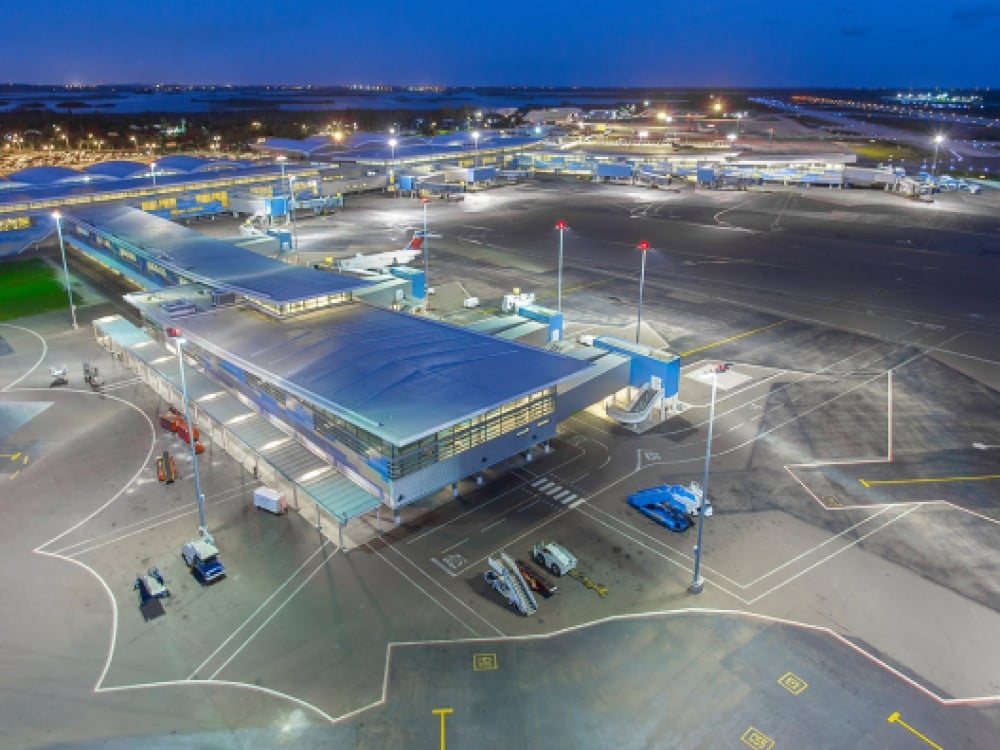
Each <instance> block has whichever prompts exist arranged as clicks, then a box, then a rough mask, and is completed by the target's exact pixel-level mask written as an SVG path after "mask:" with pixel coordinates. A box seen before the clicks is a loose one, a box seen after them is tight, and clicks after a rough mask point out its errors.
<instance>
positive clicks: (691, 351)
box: [680, 318, 788, 357]
mask: <svg viewBox="0 0 1000 750" xmlns="http://www.w3.org/2000/svg"><path fill="white" fill-rule="evenodd" d="M787 322H788V319H787V318H786V319H785V320H778V321H776V322H774V323H769V324H767V325H766V326H761V327H760V328H754V329H753V330H752V331H744V332H743V333H737V334H736V335H735V336H730V337H729V338H725V339H720V340H718V341H713V342H712V343H710V344H705V345H704V346H698V347H695V348H694V349H688V350H687V351H686V352H681V353H680V356H681V357H690V356H691V355H692V354H697V353H698V352H703V351H705V350H706V349H712V348H714V347H716V346H721V345H722V344H728V343H730V342H731V341H737V340H739V339H742V338H746V337H747V336H753V335H754V334H755V333H761V332H762V331H766V330H768V329H769V328H774V327H775V326H780V325H781V324H783V323H787Z"/></svg>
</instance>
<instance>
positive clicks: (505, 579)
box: [483, 552, 538, 617]
mask: <svg viewBox="0 0 1000 750" xmlns="http://www.w3.org/2000/svg"><path fill="white" fill-rule="evenodd" d="M486 562H487V564H488V565H489V566H490V570H487V571H486V572H485V573H483V579H484V580H485V581H486V583H488V584H489V585H490V586H491V587H492V588H493V589H494V590H495V591H496V592H497V593H498V594H500V596H502V597H503V598H504V599H506V600H507V603H508V604H509V605H510V606H511V607H513V608H514V609H516V610H517V611H518V612H520V613H521V614H522V615H525V616H526V617H529V616H531V615H533V614H535V612H537V611H538V602H537V601H536V600H535V596H534V594H532V593H531V586H530V585H529V584H528V582H527V581H526V580H525V579H524V576H523V575H522V574H521V571H520V570H519V569H518V566H517V564H516V563H515V562H514V561H513V560H512V559H511V558H510V555H508V554H507V553H506V552H501V553H500V556H499V557H493V556H492V555H490V556H489V557H487V558H486Z"/></svg>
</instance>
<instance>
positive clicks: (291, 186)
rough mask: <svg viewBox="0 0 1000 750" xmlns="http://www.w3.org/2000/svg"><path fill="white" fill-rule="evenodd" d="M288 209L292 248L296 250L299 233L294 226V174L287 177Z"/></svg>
mask: <svg viewBox="0 0 1000 750" xmlns="http://www.w3.org/2000/svg"><path fill="white" fill-rule="evenodd" d="M288 210H289V212H290V213H291V214H292V250H298V249H299V235H298V232H297V231H296V227H295V175H291V176H289V178H288Z"/></svg>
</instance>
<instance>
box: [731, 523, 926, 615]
mask: <svg viewBox="0 0 1000 750" xmlns="http://www.w3.org/2000/svg"><path fill="white" fill-rule="evenodd" d="M893 507H897V508H898V507H901V506H898V505H897V506H893ZM919 507H920V506H919V505H911V506H909V507H907V509H906V510H905V511H903V512H902V513H900V514H899V515H897V516H895V517H894V518H890V519H889V520H888V521H886V522H885V523H884V524H882V525H881V526H879V527H878V528H875V529H872V530H871V531H869V532H868V533H867V534H863V535H862V536H860V537H858V538H857V539H855V540H854V541H853V542H851V543H849V544H847V545H845V546H843V547H841V548H840V549H838V550H837V551H836V552H831V553H830V554H829V555H827V556H826V557H824V558H823V559H821V560H819V561H817V562H815V563H813V564H812V565H810V566H809V567H807V568H805V569H804V570H800V571H799V572H798V573H796V574H795V575H793V576H791V577H789V578H787V579H785V580H784V581H782V582H781V583H779V584H777V585H776V586H772V587H771V588H769V589H768V590H767V591H765V592H764V593H763V594H759V595H758V596H755V597H754V598H753V599H751V600H750V601H748V602H747V605H748V606H753V605H754V604H756V603H757V602H759V601H760V600H761V599H763V598H764V597H765V596H768V595H769V594H772V593H774V592H775V591H777V590H778V589H780V588H782V587H784V586H787V585H788V584H789V583H792V582H793V581H795V580H797V579H798V578H801V577H802V576H804V575H805V574H806V573H808V572H810V571H811V570H814V569H815V568H818V567H819V566H820V565H822V564H823V563H825V562H827V561H828V560H832V559H833V558H834V557H836V556H837V555H839V554H840V553H842V552H846V551H847V550H849V549H851V548H852V547H855V546H857V545H858V544H861V542H863V541H864V540H865V539H867V538H868V537H870V536H871V535H872V534H877V533H878V532H879V531H881V530H882V529H884V528H885V527H886V526H889V525H890V524H893V523H896V521H898V520H899V519H901V518H904V517H906V516H908V515H910V513H912V512H913V511H915V510H916V509H917V508H919Z"/></svg>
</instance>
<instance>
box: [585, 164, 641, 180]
mask: <svg viewBox="0 0 1000 750" xmlns="http://www.w3.org/2000/svg"><path fill="white" fill-rule="evenodd" d="M647 169H648V168H647ZM644 171H645V170H644ZM597 176H598V177H631V176H632V166H631V165H630V164H598V165H597Z"/></svg>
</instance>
